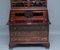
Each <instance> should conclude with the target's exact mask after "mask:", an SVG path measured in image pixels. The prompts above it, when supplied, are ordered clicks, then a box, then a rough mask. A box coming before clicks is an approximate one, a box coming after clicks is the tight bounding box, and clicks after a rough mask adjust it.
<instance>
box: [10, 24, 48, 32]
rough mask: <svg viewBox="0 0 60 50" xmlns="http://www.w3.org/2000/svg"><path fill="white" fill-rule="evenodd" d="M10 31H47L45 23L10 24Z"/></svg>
mask: <svg viewBox="0 0 60 50" xmlns="http://www.w3.org/2000/svg"><path fill="white" fill-rule="evenodd" d="M9 28H10V31H44V30H46V31H48V30H49V26H47V25H10V27H9Z"/></svg>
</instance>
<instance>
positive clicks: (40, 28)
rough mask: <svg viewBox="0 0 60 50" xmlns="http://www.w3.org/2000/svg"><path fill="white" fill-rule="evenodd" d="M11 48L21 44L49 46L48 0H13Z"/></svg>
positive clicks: (10, 22) (10, 18)
mask: <svg viewBox="0 0 60 50" xmlns="http://www.w3.org/2000/svg"><path fill="white" fill-rule="evenodd" d="M8 23H9V33H10V43H9V48H13V47H14V46H16V45H17V44H20V45H38V44H39V45H42V46H44V47H46V48H49V46H50V44H49V16H48V9H47V0H11V9H10V16H9V21H8Z"/></svg>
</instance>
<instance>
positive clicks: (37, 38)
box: [11, 37, 48, 42]
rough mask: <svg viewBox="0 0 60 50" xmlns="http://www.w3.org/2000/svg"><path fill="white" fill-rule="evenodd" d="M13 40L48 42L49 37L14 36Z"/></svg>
mask: <svg viewBox="0 0 60 50" xmlns="http://www.w3.org/2000/svg"><path fill="white" fill-rule="evenodd" d="M11 41H15V42H47V41H48V38H47V37H12V38H11Z"/></svg>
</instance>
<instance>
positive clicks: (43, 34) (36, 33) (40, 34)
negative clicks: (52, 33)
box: [10, 31, 48, 37]
mask: <svg viewBox="0 0 60 50" xmlns="http://www.w3.org/2000/svg"><path fill="white" fill-rule="evenodd" d="M10 35H11V36H14V37H16V36H19V37H34V36H36V37H47V36H48V31H15V32H10Z"/></svg>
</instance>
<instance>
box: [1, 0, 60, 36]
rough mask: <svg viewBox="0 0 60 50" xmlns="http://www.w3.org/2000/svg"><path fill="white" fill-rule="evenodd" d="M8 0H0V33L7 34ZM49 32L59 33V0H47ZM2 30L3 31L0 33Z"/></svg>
mask: <svg viewBox="0 0 60 50" xmlns="http://www.w3.org/2000/svg"><path fill="white" fill-rule="evenodd" d="M9 10H10V0H0V35H8V34H9V32H8V27H7V25H6V23H7V22H8V18H9ZM48 11H49V18H50V22H51V25H50V34H60V33H59V32H60V22H59V21H60V0H48ZM2 32H3V33H2Z"/></svg>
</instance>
